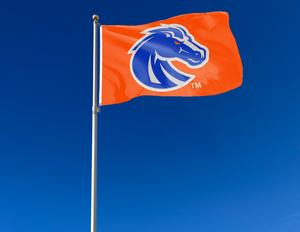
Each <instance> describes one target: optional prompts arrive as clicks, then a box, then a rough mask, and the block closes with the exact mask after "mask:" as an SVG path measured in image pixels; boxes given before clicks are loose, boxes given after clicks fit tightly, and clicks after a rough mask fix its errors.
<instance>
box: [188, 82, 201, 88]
mask: <svg viewBox="0 0 300 232" xmlns="http://www.w3.org/2000/svg"><path fill="white" fill-rule="evenodd" d="M190 84H191V85H192V88H193V89H199V88H201V83H200V82H198V83H190Z"/></svg>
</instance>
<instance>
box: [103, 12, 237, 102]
mask: <svg viewBox="0 0 300 232" xmlns="http://www.w3.org/2000/svg"><path fill="white" fill-rule="evenodd" d="M100 34H101V36H100V40H101V46H100V49H101V51H100V54H101V57H100V60H101V62H100V63H101V65H100V70H101V71H100V85H101V87H100V105H109V104H116V103H121V102H126V101H129V100H130V99H132V98H135V97H138V96H143V95H152V96H206V95H215V94H220V93H223V92H226V91H229V90H232V89H234V88H237V87H238V86H240V85H241V84H242V75H243V68H242V62H241V59H240V55H239V51H238V48H237V44H236V41H235V39H234V37H233V35H232V33H231V30H230V27H229V16H228V14H227V13H226V12H212V13H196V14H186V15H180V16H176V17H173V18H169V19H166V20H161V21H157V22H153V23H149V24H144V25H138V26H105V25H102V26H101V29H100Z"/></svg>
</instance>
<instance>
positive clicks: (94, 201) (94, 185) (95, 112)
mask: <svg viewBox="0 0 300 232" xmlns="http://www.w3.org/2000/svg"><path fill="white" fill-rule="evenodd" d="M93 19H94V51H93V109H92V112H93V124H92V183H91V185H92V187H91V232H97V117H98V111H99V109H100V108H99V107H98V99H97V97H98V95H97V92H98V91H97V90H98V77H97V74H98V66H97V63H98V25H99V24H98V19H99V17H98V15H93Z"/></svg>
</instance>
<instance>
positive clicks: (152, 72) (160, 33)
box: [128, 24, 208, 92]
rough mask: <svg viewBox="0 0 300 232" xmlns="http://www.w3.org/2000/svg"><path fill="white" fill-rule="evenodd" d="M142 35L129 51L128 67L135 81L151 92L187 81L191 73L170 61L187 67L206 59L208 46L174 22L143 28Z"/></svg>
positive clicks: (194, 66)
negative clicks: (197, 40) (200, 42)
mask: <svg viewBox="0 0 300 232" xmlns="http://www.w3.org/2000/svg"><path fill="white" fill-rule="evenodd" d="M142 33H143V34H146V35H145V36H144V37H143V38H141V39H140V40H138V41H137V42H136V43H135V44H134V45H133V46H132V48H131V49H130V50H129V52H128V53H129V54H132V56H131V61H130V69H131V73H132V75H133V77H134V78H135V80H136V81H137V82H138V83H139V84H140V85H142V86H143V87H145V88H147V89H150V90H154V91H160V92H162V91H170V90H174V89H178V88H180V87H183V86H184V85H186V84H188V83H189V82H190V81H191V80H192V79H194V77H195V76H194V75H190V74H187V73H184V72H182V71H180V70H178V69H177V68H175V66H174V65H173V64H172V63H171V61H173V60H177V61H180V62H182V63H184V64H186V65H187V66H188V67H189V68H193V69H195V68H200V67H202V66H203V65H204V64H205V63H206V62H207V61H208V49H207V48H206V47H205V46H203V45H201V44H199V43H198V42H196V41H195V40H194V37H193V36H192V35H191V34H190V33H189V32H188V30H187V29H186V28H185V27H183V26H181V25H178V24H170V25H166V24H161V26H159V27H154V28H150V29H147V30H145V31H143V32H142Z"/></svg>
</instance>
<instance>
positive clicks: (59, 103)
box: [0, 0, 300, 232]
mask: <svg viewBox="0 0 300 232" xmlns="http://www.w3.org/2000/svg"><path fill="white" fill-rule="evenodd" d="M299 7H300V2H299V1H290V0H285V1H283V0H278V1H267V0H263V1H247V0H239V1H227V0H224V1H215V0H205V1H202V0H197V1H192V0H185V1H177V0H173V1H165V0H160V1H153V0H152V1H148V0H146V1H130V0H129V1H114V0H109V1H0V27H1V33H0V44H1V45H0V99H1V101H0V103H1V109H2V110H1V114H0V231H1V232H2V231H3V232H27V231H28V232H41V231H43V232H66V231H72V232H77V231H78V232H79V231H80V232H82V231H89V230H90V178H91V177H90V176H91V175H90V172H91V119H92V116H91V106H92V39H93V34H92V33H93V20H92V15H93V14H98V15H99V17H100V19H99V23H101V24H105V25H115V24H122V25H138V24H144V23H150V22H153V21H156V20H162V19H166V18H169V17H173V16H176V15H179V14H186V13H202V12H211V11H226V12H228V13H229V17H230V27H231V30H232V32H233V35H234V36H235V38H236V41H237V45H238V48H239V51H240V55H241V59H242V62H243V69H244V75H243V84H242V86H241V87H239V88H237V89H235V90H232V91H230V92H227V93H223V94H220V95H216V96H209V97H193V98H180V97H149V96H147V97H146V96H145V97H139V98H135V99H132V100H131V101H129V102H126V103H122V104H117V105H110V106H104V107H102V110H101V114H100V115H99V119H98V120H99V125H98V133H99V138H98V148H99V154H98V231H103V232H119V231H122V232H140V231H143V232H148V231H149V232H150V231H151V232H153V231H156V232H167V231H171V232H182V231H187V232H199V231H201V232H254V231H255V232H297V231H300V184H299V182H300V168H299V167H300V156H299V155H300V122H299V118H300V107H299V100H300V92H299V86H300V80H299V73H300V66H299V64H298V62H299V58H298V56H299V54H300V46H299V44H298V43H299V41H300V31H299V23H300V20H299Z"/></svg>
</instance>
